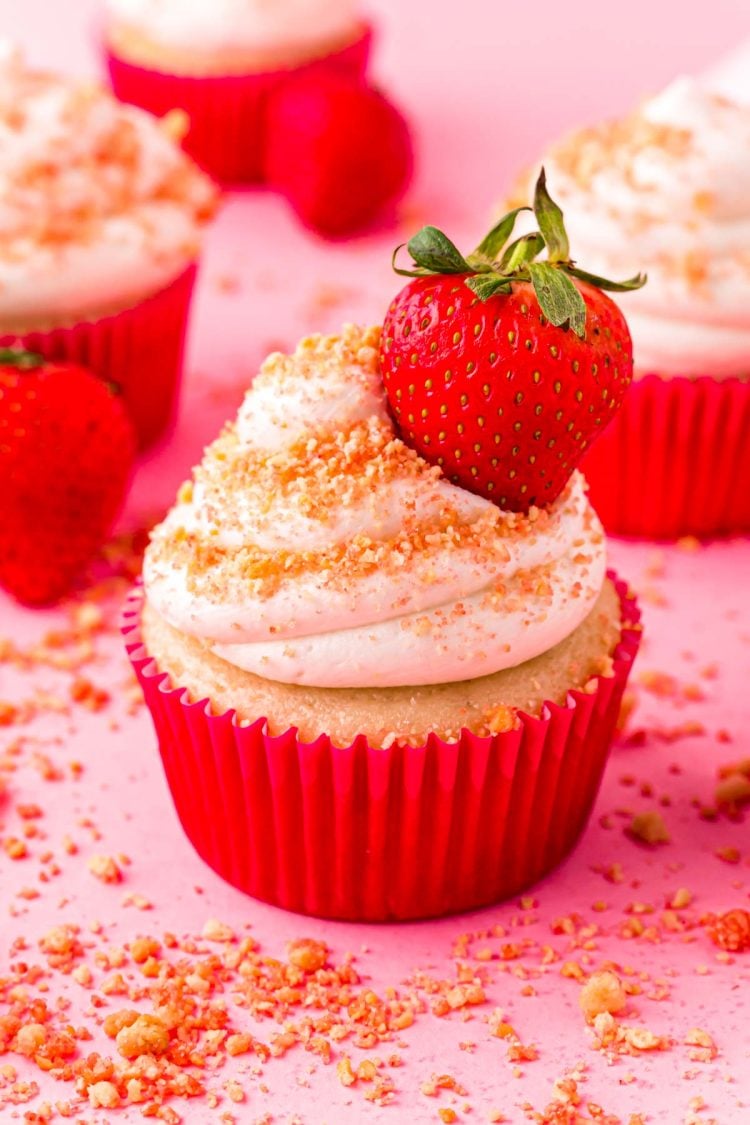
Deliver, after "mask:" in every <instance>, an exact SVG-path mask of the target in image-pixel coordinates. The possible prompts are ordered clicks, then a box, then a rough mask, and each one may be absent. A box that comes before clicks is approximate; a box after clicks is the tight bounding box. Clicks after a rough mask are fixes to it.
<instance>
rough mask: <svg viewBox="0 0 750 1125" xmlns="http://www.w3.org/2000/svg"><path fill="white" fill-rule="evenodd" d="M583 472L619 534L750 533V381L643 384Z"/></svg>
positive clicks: (635, 387) (656, 379)
mask: <svg viewBox="0 0 750 1125" xmlns="http://www.w3.org/2000/svg"><path fill="white" fill-rule="evenodd" d="M581 469H582V471H583V472H584V473H585V474H586V477H587V479H588V481H589V485H590V492H589V495H590V497H591V502H592V504H593V506H594V508H595V509H596V511H597V512H598V514H599V516H600V518H601V520H602V523H603V524H604V526H605V528H606V529H607V531H609V532H612V533H613V534H616V535H624V536H633V537H638V538H644V539H674V538H677V537H679V536H682V535H696V536H699V537H702V538H705V537H710V536H716V535H729V534H732V533H733V532H750V379H748V380H743V379H737V378H734V379H724V380H719V379H713V378H709V377H701V378H696V379H689V378H686V377H676V378H669V379H667V378H661V377H660V376H658V375H647V376H646V377H645V378H643V379H638V380H636V381H635V382H634V383H633V384H632V386H631V387H630V389H629V390H628V393H627V394H626V396H625V400H624V402H623V405H622V407H621V409H620V412H619V413H618V415H617V417H616V418H615V419H614V421H613V422H612V423H611V424H610V425H609V426H608V427H607V429H606V430H605V431H604V432H603V433H602V434H601V436H600V437H599V438H597V441H596V443H595V444H594V445H593V446H592V448H591V449H590V450H589V452H588V453H587V454H586V456H585V458H584V460H583V462H582V463H581Z"/></svg>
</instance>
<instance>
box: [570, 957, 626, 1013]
mask: <svg viewBox="0 0 750 1125" xmlns="http://www.w3.org/2000/svg"><path fill="white" fill-rule="evenodd" d="M627 1002H628V999H627V996H626V994H625V990H624V989H623V987H622V981H621V980H620V978H619V977H618V976H617V974H616V973H614V972H612V971H611V970H609V969H603V970H601V971H600V972H596V973H592V975H591V976H590V977H589V979H588V980H587V981H586V983H585V984H584V986H583V988H582V989H581V992H580V995H579V997H578V1003H579V1005H580V1008H581V1011H582V1012H583V1014H584V1016H585V1017H586V1019H587V1020H593V1018H594V1016H598V1015H600V1014H601V1013H602V1012H609V1013H610V1014H613V1013H615V1012H621V1011H622V1009H623V1008H624V1007H625V1005H626V1004H627Z"/></svg>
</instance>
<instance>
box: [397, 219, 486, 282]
mask: <svg viewBox="0 0 750 1125" xmlns="http://www.w3.org/2000/svg"><path fill="white" fill-rule="evenodd" d="M407 249H408V251H409V253H410V254H411V256H412V258H413V259H414V262H415V264H416V265H417V266H421V267H422V268H423V269H426V270H429V271H430V272H431V273H470V272H471V266H470V265H469V263H468V262H467V261H466V259H465V258H464V256H463V254H462V253H461V252H460V250H458V249H457V247H456V246H454V245H453V243H452V242H451V240H450V239H449V238H448V237H447V236H446V235H444V234H443V232H442V231H441V230H438V229H437V227H422V229H421V230H420V231H418V232H417V233H416V234H415V235H414V237H413V238H410V239H409V241H408V243H407Z"/></svg>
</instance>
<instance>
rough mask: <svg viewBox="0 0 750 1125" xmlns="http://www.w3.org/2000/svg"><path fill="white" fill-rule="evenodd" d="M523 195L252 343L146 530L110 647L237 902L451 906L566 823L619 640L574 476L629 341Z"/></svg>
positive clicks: (614, 601)
mask: <svg viewBox="0 0 750 1125" xmlns="http://www.w3.org/2000/svg"><path fill="white" fill-rule="evenodd" d="M535 210H536V214H537V218H538V221H539V225H540V230H539V232H537V233H536V234H535V235H533V236H532V238H531V239H525V238H521V239H518V240H516V241H515V242H512V243H510V245H508V246H507V247H506V245H505V244H506V242H508V240H509V238H510V235H511V233H512V228H513V224H514V221H515V215H513V214H511V215H509V216H506V218H505V219H504V220H503V221H502V222H501V223H499V224H498V226H497V227H496V228H495V229H494V230H493V231H492V232H491V234H490V235H489V236H488V237H487V238H486V239H484V240H483V242H482V243H481V244H480V247H478V248H477V250H476V251H475V252H474V254H472V255H470V256H469V259H466V258H464V257H463V256H462V255H461V254H460V253H459V251H458V250H457V249H456V247H455V246H453V244H452V243H451V242H450V241H449V240H448V239H447V238H446V236H445V235H443V234H442V233H441V232H440V231H438V230H436V229H435V228H434V227H426V228H424V230H423V231H421V232H420V234H419V235H417V236H415V238H414V239H412V240H411V241H410V242H409V250H410V251H411V254H412V257H413V259H414V264H413V267H412V269H411V270H402V269H401V268H400V267H399V272H402V273H403V272H406V273H411V274H412V275H413V280H412V281H411V282H410V283H409V284H408V285H406V286H405V288H404V289H403V290H402V291H401V293H399V294H398V296H397V297H396V298H395V300H394V301H393V303H392V304H391V306H390V309H389V311H388V314H387V316H386V318H385V322H384V325H383V328H382V330H381V329H379V328H369V329H365V330H362V329H359V328H355V327H351V326H349V327H346V328H344V330H343V331H342V333H341V335H340V336H328V337H323V336H312V337H310V338H308V339H305V340H303V341H302V343H301V344H300V345H299V347H298V348H297V350H296V351H295V352H294V353H293V354H292V355H289V356H286V355H279V354H276V355H272V356H271V357H270V358H269V359H268V360H267V361H266V363H265V364H264V365H263V367H262V369H261V371H260V373H259V374H258V376H257V377H256V378H255V380H254V381H253V383H252V385H251V387H250V389H249V391H248V392H247V394H246V396H245V400H244V403H243V405H242V407H241V408H240V411H239V414H238V417H237V419H236V421H235V422H233V423H232V424H230V425H228V426H227V427H226V428H225V430H224V431H223V433H222V434H221V435H220V437H219V438H218V440H217V441H216V442H214V444H213V445H211V446H209V448H208V449H207V450H206V452H205V455H204V457H203V460H202V462H201V464H200V465H199V466H198V468H197V469H196V470H195V471H194V474H193V478H192V480H191V481H189V482H188V483H187V484H185V485H184V486H183V487H182V489H181V491H180V493H179V496H178V499H177V503H176V504H175V506H174V507H173V509H172V510H171V511H170V512H169V514H168V515H167V517H166V518H165V520H164V521H163V522H162V523H161V524H160V525H159V526H158V527H157V528H156V529H155V531H154V533H153V536H152V539H151V542H150V545H149V548H148V550H147V552H146V557H145V564H144V572H143V586H142V588H141V589H139V590H138V591H136V593H135V594H134V596H133V600H132V603H131V605H130V607H129V610H128V613H127V616H126V623H125V632H126V635H127V638H128V640H127V643H128V649H129V652H130V656H131V659H132V662H133V665H134V667H135V670H136V673H137V675H138V677H139V679H140V682H141V684H142V686H143V690H144V693H145V698H146V702H147V704H148V706H149V708H150V709H151V712H152V715H153V719H154V723H155V726H156V731H157V736H158V740H159V745H160V750H161V754H162V759H163V762H164V766H165V770H166V774H167V778H168V781H169V784H170V787H171V790H172V794H173V797H174V800H175V804H176V807H177V811H178V813H179V816H180V818H181V820H182V823H183V826H184V828H185V830H186V832H187V834H188V836H189V837H190V839H191V840H192V842H193V844H194V845H195V847H196V848H197V850H198V852H199V853H200V854H201V855H202V856H203V857H204V859H206V860H207V861H208V863H210V864H211V866H212V867H214V868H215V869H216V870H217V871H218V872H219V873H220V874H222V875H223V876H224V877H225V878H227V879H228V880H229V881H230V882H232V883H234V884H235V885H236V886H238V887H241V888H242V889H243V890H245V891H248V892H249V893H250V894H253V895H255V896H257V897H258V898H261V899H265V900H267V901H269V902H273V903H276V904H278V905H280V906H284V907H287V908H290V909H294V910H299V911H303V912H305V913H311V914H319V915H324V916H328V917H337V918H351V919H363V920H364V919H367V920H372V921H375V920H385V919H406V918H420V917H428V916H432V915H439V914H444V913H449V912H452V911H458V910H466V909H469V908H472V907H477V906H481V905H483V904H486V903H490V902H493V901H495V900H497V899H499V898H502V897H505V896H506V895H510V894H512V893H514V892H516V891H518V890H520V889H521V888H522V887H525V886H526V885H528V884H529V883H530V882H533V881H534V880H535V879H537V878H538V877H539V876H540V875H541V874H543V873H544V872H545V871H547V870H549V869H550V868H551V867H552V866H554V864H555V863H557V862H559V861H560V859H561V858H562V857H563V856H564V855H565V854H566V853H567V852H568V851H569V850H570V848H571V847H572V846H573V844H574V843H575V841H576V839H577V838H578V835H579V834H580V832H581V830H582V828H583V826H584V824H585V821H586V817H587V815H588V812H589V810H590V808H591V804H592V802H593V799H594V796H595V794H596V791H597V787H598V784H599V780H600V778H601V774H602V770H603V768H604V762H605V759H606V755H607V751H608V748H609V744H610V741H611V738H612V734H613V730H614V727H615V723H616V720H617V715H618V710H619V704H620V700H621V696H622V692H623V688H624V685H625V682H626V679H627V676H628V672H629V670H630V667H631V665H632V662H633V659H634V657H635V654H636V651H637V647H638V635H639V634H638V628H637V611H636V609H635V606H634V603H633V600H632V598H631V597H630V596H629V595H628V593H627V591H626V589H625V587H624V586H623V584H622V583H621V582H619V581H618V580H617V579H616V578H615V577H614V576H613V575H611V574H608V573H607V569H606V543H605V538H604V534H603V531H602V527H601V524H600V523H599V520H598V519H597V516H596V514H595V513H594V511H593V509H592V507H591V505H590V503H589V500H588V497H587V494H586V486H585V482H584V479H583V477H582V476H581V475H580V473H578V472H577V471H576V469H575V464H576V461H577V460H578V459H580V457H581V455H582V452H583V450H584V448H585V447H586V445H587V443H588V441H590V440H593V437H594V436H595V433H596V431H597V430H598V429H599V428H602V427H603V426H605V425H606V422H607V420H608V418H609V416H610V415H611V414H612V413H614V411H615V409H616V407H617V404H618V402H619V400H620V398H621V396H622V394H623V393H624V391H625V388H626V387H627V384H628V382H629V379H630V363H631V356H630V340H629V337H628V333H627V326H626V324H625V322H624V320H623V317H622V314H621V313H620V312H619V310H618V309H617V307H616V305H615V304H614V302H613V301H611V300H610V298H608V297H607V296H606V294H604V293H603V292H601V290H600V289H598V288H596V287H594V286H592V285H591V284H588V283H580V282H579V281H578V280H577V279H576V278H575V275H574V272H573V267H572V266H571V265H570V262H569V261H568V255H567V254H566V253H562V251H563V250H565V248H566V245H567V240H566V236H565V232H564V229H563V227H562V223H561V220H560V217H559V210H558V209H557V208H556V207H555V205H554V203H553V202H552V200H551V199H550V198H549V195H548V194H547V192H546V186H545V183H544V177H543V176H541V177H540V180H539V182H538V184H537V187H536V192H535ZM542 232H544V233H542ZM545 244H546V246H547V249H548V252H549V257H548V260H547V261H546V262H536V261H535V258H536V255H537V252H538V251H539V250H540V249H541V247H542V246H544V245H545Z"/></svg>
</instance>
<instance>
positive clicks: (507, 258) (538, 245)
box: [497, 230, 544, 274]
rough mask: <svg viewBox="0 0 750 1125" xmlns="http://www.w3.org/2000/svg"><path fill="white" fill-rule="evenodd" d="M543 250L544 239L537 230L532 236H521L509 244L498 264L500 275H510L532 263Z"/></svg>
mask: <svg viewBox="0 0 750 1125" xmlns="http://www.w3.org/2000/svg"><path fill="white" fill-rule="evenodd" d="M543 249H544V239H543V238H542V236H541V234H540V233H539V231H538V230H536V231H534V232H533V233H532V234H523V235H521V237H520V238H517V239H516V241H515V242H511V244H510V246H509V247H508V249H507V250H506V251H505V253H504V254H503V256H502V258H501V259H500V261H499V263H498V267H497V268H498V270H499V271H500V273H505V274H510V273H513V271H514V270H517V269H519V268H520V267H521V266H525V265H526V264H527V263H528V262H532V261H533V260H534V258H536V256H537V254H538V253H539V252H540V251H541V250H543Z"/></svg>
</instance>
